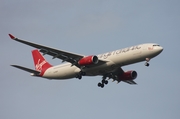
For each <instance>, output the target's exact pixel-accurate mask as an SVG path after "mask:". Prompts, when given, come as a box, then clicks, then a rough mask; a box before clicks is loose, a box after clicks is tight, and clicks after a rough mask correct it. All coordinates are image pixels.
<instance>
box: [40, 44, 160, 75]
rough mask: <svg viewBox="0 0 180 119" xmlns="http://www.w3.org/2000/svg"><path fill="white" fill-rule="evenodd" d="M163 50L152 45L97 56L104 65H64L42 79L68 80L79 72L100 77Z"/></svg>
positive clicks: (52, 69)
mask: <svg viewBox="0 0 180 119" xmlns="http://www.w3.org/2000/svg"><path fill="white" fill-rule="evenodd" d="M162 50H163V48H162V47H161V46H159V45H157V44H154V43H148V44H141V45H136V46H132V47H128V48H124V49H120V50H115V51H112V52H107V53H104V54H100V55H97V56H98V58H99V59H100V60H104V61H106V63H105V64H102V65H97V66H93V67H89V68H86V67H83V68H82V69H80V68H78V67H76V66H75V65H73V66H72V64H71V63H64V64H61V65H57V66H54V67H51V68H49V69H47V70H46V71H45V73H44V75H43V76H42V77H44V78H49V79H69V78H74V77H76V76H77V74H78V73H79V72H80V71H84V72H86V76H96V75H102V74H104V73H108V72H112V71H113V70H114V69H116V68H118V67H122V66H125V65H129V64H133V63H137V62H141V61H146V59H151V58H153V57H155V56H157V55H158V54H160V53H161V52H162Z"/></svg>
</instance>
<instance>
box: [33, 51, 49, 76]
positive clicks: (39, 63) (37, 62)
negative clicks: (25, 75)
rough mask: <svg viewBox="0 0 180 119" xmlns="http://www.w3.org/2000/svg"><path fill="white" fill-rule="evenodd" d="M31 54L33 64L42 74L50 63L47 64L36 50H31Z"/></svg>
mask: <svg viewBox="0 0 180 119" xmlns="http://www.w3.org/2000/svg"><path fill="white" fill-rule="evenodd" d="M32 56H33V60H34V66H35V69H36V71H39V72H41V75H43V74H44V72H45V71H46V70H47V69H48V68H50V67H52V65H51V64H49V63H48V62H47V61H46V60H45V58H44V57H43V56H42V54H41V53H40V52H39V51H38V50H33V51H32Z"/></svg>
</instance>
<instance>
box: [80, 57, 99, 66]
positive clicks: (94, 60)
mask: <svg viewBox="0 0 180 119" xmlns="http://www.w3.org/2000/svg"><path fill="white" fill-rule="evenodd" d="M98 61H99V60H98V57H97V56H96V55H91V56H87V57H83V58H82V59H80V60H79V61H78V64H79V65H81V66H86V65H91V64H97V63H98Z"/></svg>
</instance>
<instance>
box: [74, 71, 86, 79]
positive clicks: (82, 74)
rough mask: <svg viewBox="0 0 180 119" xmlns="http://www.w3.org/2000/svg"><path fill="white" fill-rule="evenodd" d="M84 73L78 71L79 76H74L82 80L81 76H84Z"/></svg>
mask: <svg viewBox="0 0 180 119" xmlns="http://www.w3.org/2000/svg"><path fill="white" fill-rule="evenodd" d="M85 75H86V72H83V71H80V72H79V74H78V75H77V76H76V78H78V79H82V76H85Z"/></svg>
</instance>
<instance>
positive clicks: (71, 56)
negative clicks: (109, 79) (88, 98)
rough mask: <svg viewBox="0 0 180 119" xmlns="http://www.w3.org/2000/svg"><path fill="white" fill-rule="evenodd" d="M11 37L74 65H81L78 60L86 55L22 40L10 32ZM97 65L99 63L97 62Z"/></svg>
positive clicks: (100, 62)
mask: <svg viewBox="0 0 180 119" xmlns="http://www.w3.org/2000/svg"><path fill="white" fill-rule="evenodd" d="M9 36H10V38H11V39H13V40H15V41H18V42H20V43H23V44H26V45H29V46H32V47H34V48H37V49H39V51H40V52H42V53H43V55H45V54H48V55H51V56H53V59H54V58H59V59H61V60H62V61H63V62H64V61H67V62H70V63H71V64H72V65H76V66H77V67H79V68H80V67H81V66H79V65H78V64H77V62H78V61H79V60H80V59H82V58H83V57H85V56H84V55H80V54H75V53H71V52H67V51H63V50H59V49H55V48H51V47H47V46H44V45H40V44H36V43H33V42H29V41H25V40H21V39H19V38H16V37H14V36H13V35H11V34H9ZM102 63H105V61H101V60H100V61H99V63H98V64H102ZM96 65H97V64H96Z"/></svg>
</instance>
